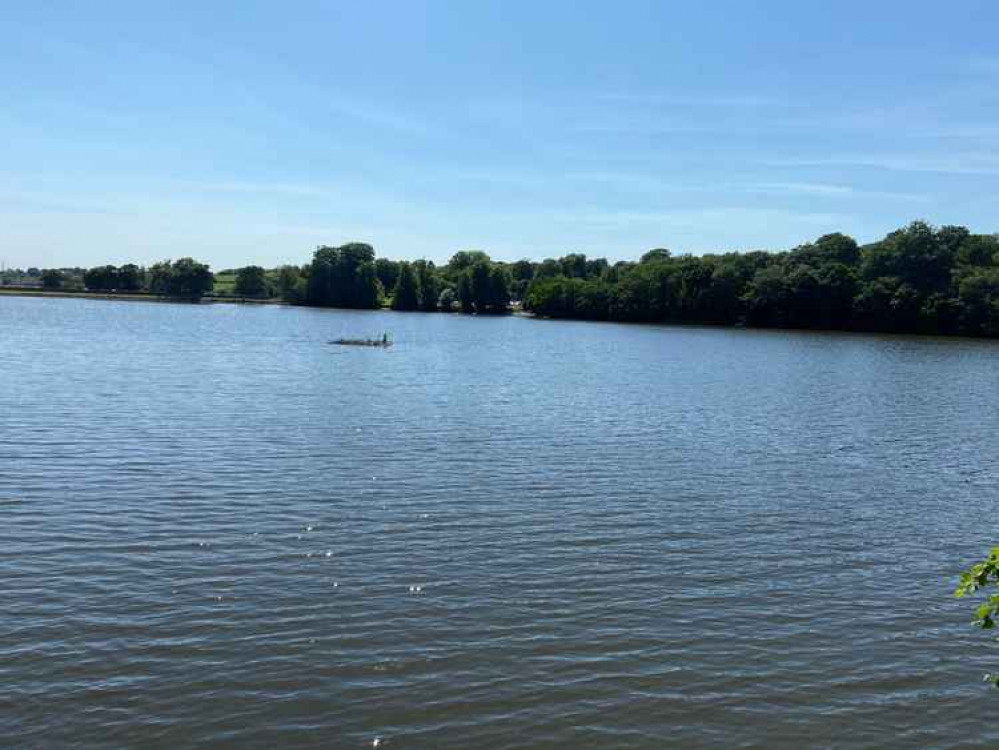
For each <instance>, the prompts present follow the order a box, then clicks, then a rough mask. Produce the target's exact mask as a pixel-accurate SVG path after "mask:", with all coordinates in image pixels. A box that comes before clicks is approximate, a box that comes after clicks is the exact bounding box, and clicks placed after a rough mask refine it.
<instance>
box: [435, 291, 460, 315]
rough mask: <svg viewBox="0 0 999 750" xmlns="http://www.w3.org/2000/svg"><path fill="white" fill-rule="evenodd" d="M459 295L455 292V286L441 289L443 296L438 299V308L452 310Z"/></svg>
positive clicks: (446, 310) (444, 310)
mask: <svg viewBox="0 0 999 750" xmlns="http://www.w3.org/2000/svg"><path fill="white" fill-rule="evenodd" d="M457 301H458V296H457V295H456V294H455V292H454V287H451V286H447V287H444V289H442V290H441V296H440V297H439V298H438V299H437V308H438V309H439V310H440V311H441V312H452V311H453V310H454V306H455V303H457Z"/></svg>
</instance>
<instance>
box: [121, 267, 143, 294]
mask: <svg viewBox="0 0 999 750" xmlns="http://www.w3.org/2000/svg"><path fill="white" fill-rule="evenodd" d="M145 276H146V274H145V271H143V270H142V269H141V268H139V267H138V266H137V265H135V264H134V263H126V264H125V265H123V266H122V267H121V268H119V269H118V289H119V290H121V291H125V292H137V291H139V290H140V289H142V287H143V286H144V285H145V281H146V279H145Z"/></svg>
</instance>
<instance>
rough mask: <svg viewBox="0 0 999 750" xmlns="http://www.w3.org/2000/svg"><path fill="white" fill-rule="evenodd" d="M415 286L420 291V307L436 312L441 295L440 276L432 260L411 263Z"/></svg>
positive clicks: (426, 310) (424, 310)
mask: <svg viewBox="0 0 999 750" xmlns="http://www.w3.org/2000/svg"><path fill="white" fill-rule="evenodd" d="M413 268H414V270H415V272H416V286H417V288H418V289H419V292H420V309H421V310H423V312H436V311H437V305H438V302H439V301H440V295H441V278H440V274H439V273H438V272H437V267H436V266H435V265H434V262H433V261H432V260H430V261H427V260H418V261H416V262H415V263H414V264H413Z"/></svg>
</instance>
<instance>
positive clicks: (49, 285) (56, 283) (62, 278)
mask: <svg viewBox="0 0 999 750" xmlns="http://www.w3.org/2000/svg"><path fill="white" fill-rule="evenodd" d="M40 276H41V279H42V287H44V288H45V289H62V288H63V286H64V285H65V284H66V274H64V273H63V272H62V271H60V270H59V269H58V268H46V269H45V270H43V271H42V272H41V274H40Z"/></svg>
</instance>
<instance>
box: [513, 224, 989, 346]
mask: <svg viewBox="0 0 999 750" xmlns="http://www.w3.org/2000/svg"><path fill="white" fill-rule="evenodd" d="M563 260H565V259H563ZM524 304H525V307H526V308H528V309H530V310H532V311H534V312H535V313H537V314H539V315H545V316H549V317H559V318H583V319H591V320H619V321H649V322H652V321H656V322H658V321H673V322H691V323H715V324H725V325H736V324H741V325H752V326H777V327H788V328H832V329H842V330H860V331H888V332H913V333H941V334H955V333H961V334H969V335H984V336H996V335H999V236H997V235H981V234H972V233H971V232H970V231H969V230H968V229H966V228H965V227H959V226H944V227H940V228H934V227H932V226H930V225H929V224H927V223H926V222H922V221H916V222H913V223H911V224H909V225H908V226H907V227H904V228H902V229H899V230H897V231H894V232H891V233H890V234H888V235H887V236H886V237H885V238H884V239H882V240H879V241H878V242H874V243H871V244H868V245H865V246H863V247H861V246H859V245H858V244H857V242H856V241H855V240H854V239H853V238H851V237H848V236H846V235H844V234H838V233H837V234H827V235H824V236H822V237H820V238H818V239H817V240H816V241H815V242H810V243H807V244H805V245H801V246H800V247H796V248H794V249H793V250H790V251H787V252H780V253H766V252H750V253H725V254H718V255H715V254H709V255H702V256H697V257H695V256H691V255H680V256H674V255H673V254H672V253H670V252H669V251H668V250H664V249H660V250H653V251H650V252H648V253H646V254H645V255H644V256H642V258H641V260H640V261H639V262H638V263H617V264H614V265H613V266H608V267H602V268H599V269H597V268H596V267H595V266H594V267H592V268H591V267H590V266H589V265H588V264H586V263H584V262H582V261H580V260H577V262H576V263H575V264H574V266H573V268H572V269H571V270H570V271H569V272H568V273H567V272H566V269H563V272H562V273H556V274H554V275H552V276H550V277H548V278H544V279H539V278H538V276H537V274H536V275H535V277H534V279H533V280H532V281H531V283H530V285H529V286H528V289H527V293H526V296H525V301H524Z"/></svg>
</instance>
